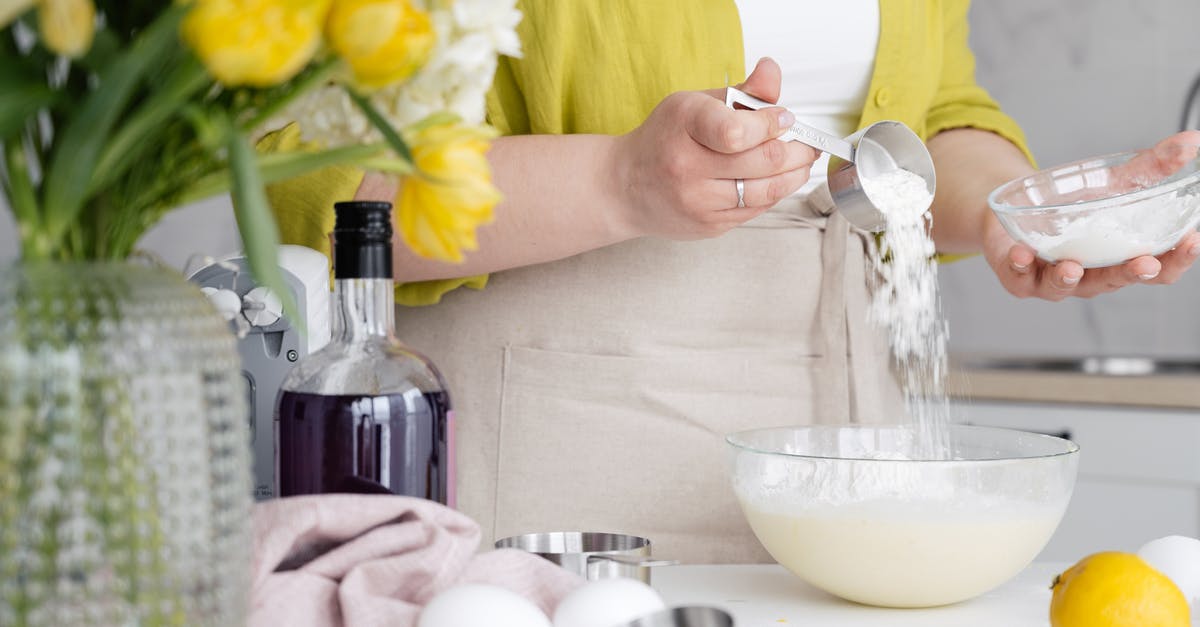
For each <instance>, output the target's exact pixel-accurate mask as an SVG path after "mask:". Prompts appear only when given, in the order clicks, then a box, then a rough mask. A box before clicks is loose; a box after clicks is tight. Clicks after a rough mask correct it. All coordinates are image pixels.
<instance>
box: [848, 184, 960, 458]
mask: <svg viewBox="0 0 1200 627" xmlns="http://www.w3.org/2000/svg"><path fill="white" fill-rule="evenodd" d="M862 185H863V189H865V190H866V192H867V194H868V195H869V196H870V198H871V201H872V202H873V203H874V204H875V206H876V207H878V208H879V210H880V211H882V212H883V213H884V215H885V216H886V217H887V229H886V230H885V231H884V232H883V233H882V234H881V236H880V238H879V241H878V244H879V245H878V247H876V248H875V249H873V250H872V251H871V258H872V262H873V265H874V268H875V271H876V272H877V274H878V276H879V277H880V278H881V280H880V281H878V282H877V284H875V285H873V291H874V294H873V296H874V300H873V302H872V310H871V317H872V320H873V321H874V322H875V323H876V324H878V325H879V326H880V327H881V328H883V329H884V330H885V331H886V332H887V335H888V339H889V342H890V344H891V347H892V355H893V358H894V359H895V360H896V365H897V366H898V368H899V371H900V381H901V385H902V386H903V388H904V393H905V397H906V399H907V401H908V411H909V415H910V417H911V420H912V421H913V426H914V427H915V429H916V436H917V443H918V448H917V450H918V452H919V454H920V455H921V456H926V455H928V456H929V457H930V458H933V459H941V458H945V457H946V456H947V455H948V452H949V434H948V432H949V414H950V406H949V403H948V402H947V400H946V394H945V377H946V370H947V363H946V335H947V327H946V322H945V320H944V319H943V317H942V307H941V299H940V298H939V296H938V285H937V263H936V261H935V260H934V258H933V256H934V253H935V249H934V244H933V239H932V238H931V237H930V235H929V229H928V225H929V223H930V222H931V221H932V219H933V218H932V215H931V214H930V213H929V206H930V204H932V202H933V195H932V194H931V193H930V192H929V190H928V188H927V187H926V185H925V180H924V179H922V178H921V177H920V176H919V175H917V174H914V173H912V172H909V171H907V170H899V169H898V170H894V171H891V172H888V173H886V174H883V175H879V176H874V177H869V178H867V177H864V178H863V179H862Z"/></svg>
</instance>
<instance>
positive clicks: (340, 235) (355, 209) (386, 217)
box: [333, 200, 392, 279]
mask: <svg viewBox="0 0 1200 627" xmlns="http://www.w3.org/2000/svg"><path fill="white" fill-rule="evenodd" d="M333 210H334V216H335V217H334V223H333V276H334V277H335V278H338V279H390V278H392V203H390V202H379V201H367V200H354V201H348V202H339V203H334V205H333Z"/></svg>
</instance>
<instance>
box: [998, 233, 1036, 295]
mask: <svg viewBox="0 0 1200 627" xmlns="http://www.w3.org/2000/svg"><path fill="white" fill-rule="evenodd" d="M1035 262H1036V257H1035V256H1034V254H1033V251H1032V250H1030V249H1029V248H1027V247H1025V246H1022V245H1020V244H1016V245H1013V246H1010V247H1009V249H1008V254H1006V255H1004V257H1003V258H1000V259H997V260H995V261H993V262H992V264H991V265H992V268H993V269H994V270H995V272H996V277H997V278H999V279H1000V284H1001V285H1003V286H1004V288H1005V289H1007V290H1008V291H1009V293H1011V294H1013V295H1014V296H1018V297H1020V298H1029V297H1031V296H1036V295H1037V274H1038V273H1037V271H1036V268H1035V267H1034V264H1035Z"/></svg>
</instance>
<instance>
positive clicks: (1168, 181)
mask: <svg viewBox="0 0 1200 627" xmlns="http://www.w3.org/2000/svg"><path fill="white" fill-rule="evenodd" d="M1145 150H1148V149H1143V150H1125V151H1121V152H1113V153H1109V154H1105V155H1097V156H1094V157H1087V158H1084V159H1077V160H1075V161H1068V162H1066V163H1061V164H1058V165H1056V166H1053V167H1049V168H1043V169H1041V170H1038V171H1037V172H1033V173H1031V174H1026V175H1024V176H1018V177H1017V178H1015V179H1012V180H1010V181H1008V182H1005V183H1002V184H1001V185H999V186H997V187H996V189H993V190H992V191H991V192H990V193H989V194H988V197H987V203H988V206H989V207H991V209H992V211H995V212H996V213H1000V214H1007V215H1019V214H1024V215H1030V214H1043V213H1061V214H1070V213H1076V212H1082V211H1087V210H1092V209H1096V208H1098V207H1102V208H1103V207H1105V206H1107V205H1109V204H1111V203H1113V202H1114V201H1119V203H1120V204H1126V203H1129V202H1137V201H1141V200H1145V199H1147V198H1153V197H1155V196H1160V195H1162V194H1167V193H1170V192H1173V191H1176V190H1178V189H1179V188H1181V187H1185V186H1187V185H1189V184H1192V183H1195V182H1196V181H1198V180H1200V155H1198V156H1197V157H1196V158H1195V159H1192V160H1191V161H1189V162H1188V164H1187V165H1185V166H1183V167H1181V168H1180V169H1181V170H1182V169H1185V168H1187V167H1189V166H1194V167H1195V168H1196V169H1195V170H1193V171H1192V172H1189V173H1187V174H1185V175H1182V176H1179V177H1178V178H1175V176H1176V174H1172V175H1171V176H1168V177H1166V178H1164V179H1163V180H1162V181H1160V182H1159V183H1156V184H1154V185H1152V186H1150V187H1140V188H1137V189H1133V190H1130V191H1127V192H1122V193H1120V194H1115V195H1112V196H1105V197H1104V198H1095V199H1092V200H1085V201H1082V202H1073V203H1066V204H1047V205H1013V204H1009V203H1005V202H1001V201H1000V200H999V197H1000V196H1001V195H1002V194H1001V192H1005V193H1007V192H1009V191H1011V190H1012V188H1014V187H1016V186H1017V185H1022V184H1023V183H1025V182H1026V181H1029V180H1030V179H1033V178H1034V177H1038V176H1044V175H1045V176H1049V177H1051V179H1054V178H1057V177H1056V176H1055V175H1054V173H1055V172H1058V171H1059V170H1066V169H1076V170H1077V171H1078V170H1080V169H1082V168H1081V166H1086V165H1089V164H1096V165H1098V166H1100V165H1102V166H1103V167H1112V166H1114V165H1119V164H1121V163H1125V162H1126V161H1129V160H1130V159H1132V158H1133V157H1135V156H1137V155H1138V154H1139V153H1141V152H1144V151H1145ZM1088 169H1099V168H1097V167H1093V168H1088ZM1025 187H1027V186H1025V185H1022V188H1025Z"/></svg>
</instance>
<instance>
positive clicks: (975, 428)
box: [725, 424, 1079, 466]
mask: <svg viewBox="0 0 1200 627" xmlns="http://www.w3.org/2000/svg"><path fill="white" fill-rule="evenodd" d="M906 428H907V427H905V426H904V425H854V424H848V425H779V426H775V427H756V428H753V429H744V430H741V431H735V432H733V433H729V434H727V435H726V436H725V443H726V444H728V445H729V446H731V447H733V448H734V449H735V450H737V451H738V452H746V453H755V454H758V455H768V456H773V457H780V458H784V459H820V460H830V461H840V462H873V463H880V464H886V463H893V464H932V465H937V464H944V465H948V466H949V465H961V464H973V465H974V464H981V463H987V462H1013V461H1029V460H1035V459H1053V458H1056V457H1069V456H1071V455H1076V454H1078V453H1079V445H1078V444H1076V443H1075V442H1072V441H1071V440H1067V439H1065V438H1060V437H1058V436H1054V435H1049V434H1046V433H1037V432H1035V431H1025V430H1022V429H1012V428H1008V427H986V426H982V425H963V424H955V425H950V427H949V428H950V431H951V433H953V432H955V431H969V432H972V433H982V432H991V433H1013V434H1021V435H1024V436H1028V437H1031V438H1035V439H1039V440H1057V441H1061V442H1064V443H1065V450H1062V451H1058V452H1054V453H1046V454H1037V455H1019V456H1012V455H1010V456H1005V457H977V458H973V459H880V458H876V457H833V456H830V455H812V454H807V453H786V452H783V451H778V450H776V451H769V450H762V449H760V448H756V447H754V446H751V445H750V444H749V443H746V442H738V441H736V440H735V439H736V438H738V437H739V436H748V435H750V434H753V433H762V432H766V431H783V430H807V431H830V430H847V429H850V430H855V431H868V430H887V431H900V430H904V429H906Z"/></svg>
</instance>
